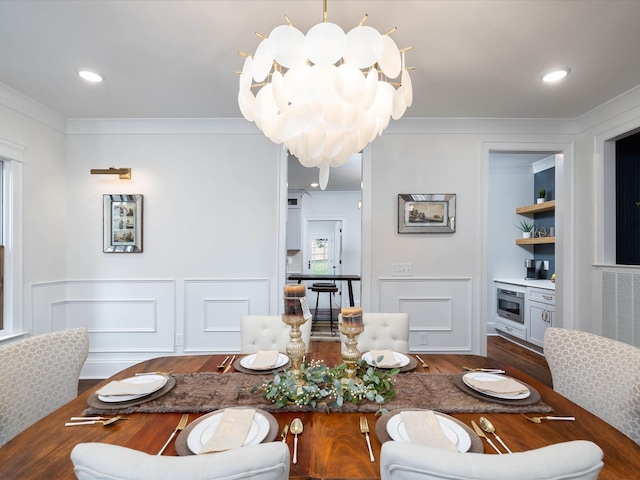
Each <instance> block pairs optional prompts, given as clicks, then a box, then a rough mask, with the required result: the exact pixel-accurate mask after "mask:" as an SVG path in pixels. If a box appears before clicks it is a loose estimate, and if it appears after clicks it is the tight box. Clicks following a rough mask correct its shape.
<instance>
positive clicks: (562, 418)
mask: <svg viewBox="0 0 640 480" xmlns="http://www.w3.org/2000/svg"><path fill="white" fill-rule="evenodd" d="M520 415H522V416H523V417H524V418H526V419H527V420H529V421H530V422H533V423H542V420H569V421H575V419H576V418H575V417H527V416H526V415H525V414H524V413H521V414H520Z"/></svg>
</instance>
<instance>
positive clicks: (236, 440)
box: [200, 408, 256, 453]
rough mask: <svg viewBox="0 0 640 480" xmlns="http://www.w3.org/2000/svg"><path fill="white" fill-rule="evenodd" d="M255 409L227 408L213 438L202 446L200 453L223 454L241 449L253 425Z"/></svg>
mask: <svg viewBox="0 0 640 480" xmlns="http://www.w3.org/2000/svg"><path fill="white" fill-rule="evenodd" d="M255 413H256V411H255V410H254V409H253V408H227V409H226V410H225V411H224V413H221V414H220V415H222V418H221V419H220V423H219V424H218V427H217V428H216V431H215V432H214V433H213V436H212V437H211V438H210V439H209V441H207V443H205V444H204V445H203V446H202V450H200V453H213V452H222V451H224V450H231V449H232V448H238V447H241V446H242V445H243V444H244V441H245V440H246V438H247V434H248V433H249V430H250V429H251V424H252V423H253V416H254V415H255Z"/></svg>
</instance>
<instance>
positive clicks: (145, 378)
mask: <svg viewBox="0 0 640 480" xmlns="http://www.w3.org/2000/svg"><path fill="white" fill-rule="evenodd" d="M158 380H159V381H160V383H159V385H160V386H159V387H158V388H156V389H155V390H154V391H153V392H149V393H143V394H140V395H98V399H99V400H100V401H102V402H107V403H117V402H128V401H129V400H135V399H137V398H142V397H146V396H147V395H151V394H152V393H154V392H157V391H158V390H160V389H161V388H162V387H164V386H165V384H166V383H167V380H168V378H167V377H166V376H165V375H152V374H150V375H137V376H135V377H129V378H125V379H123V380H120V381H121V382H125V383H151V382H157V381H158Z"/></svg>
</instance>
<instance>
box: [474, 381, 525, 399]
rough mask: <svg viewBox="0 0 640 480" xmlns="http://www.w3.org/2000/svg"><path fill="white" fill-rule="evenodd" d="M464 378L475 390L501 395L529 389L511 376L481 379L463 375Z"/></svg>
mask: <svg viewBox="0 0 640 480" xmlns="http://www.w3.org/2000/svg"><path fill="white" fill-rule="evenodd" d="M465 380H466V381H467V382H468V383H469V385H471V386H472V387H473V388H475V389H476V390H481V391H483V392H490V393H498V394H502V395H517V394H519V393H527V392H528V391H529V389H528V388H527V387H525V386H524V385H523V384H521V383H520V382H517V381H515V380H514V379H513V378H508V377H507V378H503V379H500V380H481V379H479V378H473V377H465Z"/></svg>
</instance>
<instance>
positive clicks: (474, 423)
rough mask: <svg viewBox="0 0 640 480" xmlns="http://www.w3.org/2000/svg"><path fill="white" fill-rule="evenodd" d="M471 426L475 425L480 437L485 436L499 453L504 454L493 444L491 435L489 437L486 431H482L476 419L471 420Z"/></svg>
mask: <svg viewBox="0 0 640 480" xmlns="http://www.w3.org/2000/svg"><path fill="white" fill-rule="evenodd" d="M471 426H472V427H473V429H474V430H475V431H476V433H477V434H478V436H479V437H482V438H484V439H485V440H486V441H487V442H489V445H491V446H492V447H493V449H494V450H495V451H496V452H498V454H499V455H502V452H501V451H500V450H498V449H497V448H496V446H495V445H494V444H493V442H492V441H491V439H490V438H489V437H487V436H486V435H485V434H484V432H483V431H482V429H481V428H480V427H479V426H478V424H477V423H476V421H475V420H471Z"/></svg>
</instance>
